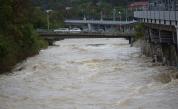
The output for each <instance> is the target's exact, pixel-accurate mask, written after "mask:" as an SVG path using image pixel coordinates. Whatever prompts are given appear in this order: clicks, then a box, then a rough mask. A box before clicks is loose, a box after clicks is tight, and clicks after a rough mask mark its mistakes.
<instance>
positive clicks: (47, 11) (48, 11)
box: [46, 10, 52, 31]
mask: <svg viewBox="0 0 178 109" xmlns="http://www.w3.org/2000/svg"><path fill="white" fill-rule="evenodd" d="M51 11H52V10H46V13H47V24H48V31H49V26H50V22H49V13H50V12H51Z"/></svg>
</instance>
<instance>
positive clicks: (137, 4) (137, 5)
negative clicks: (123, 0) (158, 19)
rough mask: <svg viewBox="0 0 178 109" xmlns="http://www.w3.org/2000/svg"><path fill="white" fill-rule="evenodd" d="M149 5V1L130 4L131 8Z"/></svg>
mask: <svg viewBox="0 0 178 109" xmlns="http://www.w3.org/2000/svg"><path fill="white" fill-rule="evenodd" d="M148 5H149V2H148V1H140V2H134V3H131V4H129V6H128V7H129V8H139V7H146V6H148Z"/></svg>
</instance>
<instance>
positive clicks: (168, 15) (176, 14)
mask: <svg viewBox="0 0 178 109" xmlns="http://www.w3.org/2000/svg"><path fill="white" fill-rule="evenodd" d="M134 17H135V18H141V19H153V20H166V21H178V11H135V12H134Z"/></svg>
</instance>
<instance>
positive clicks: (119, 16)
mask: <svg viewBox="0 0 178 109" xmlns="http://www.w3.org/2000/svg"><path fill="white" fill-rule="evenodd" d="M118 13H119V21H120V23H121V12H120V11H119V12H118ZM120 30H121V24H120Z"/></svg>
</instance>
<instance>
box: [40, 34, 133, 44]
mask: <svg viewBox="0 0 178 109" xmlns="http://www.w3.org/2000/svg"><path fill="white" fill-rule="evenodd" d="M39 35H40V36H41V37H43V38H44V39H45V40H47V41H48V42H49V44H52V43H53V42H54V41H59V40H63V39H74V38H125V39H127V40H129V44H132V41H133V37H134V33H84V32H81V33H59V32H39Z"/></svg>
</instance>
